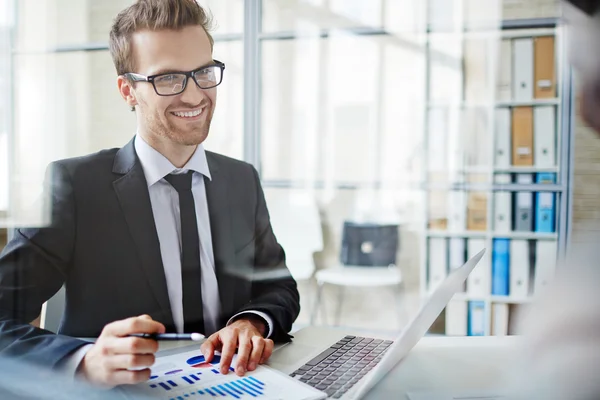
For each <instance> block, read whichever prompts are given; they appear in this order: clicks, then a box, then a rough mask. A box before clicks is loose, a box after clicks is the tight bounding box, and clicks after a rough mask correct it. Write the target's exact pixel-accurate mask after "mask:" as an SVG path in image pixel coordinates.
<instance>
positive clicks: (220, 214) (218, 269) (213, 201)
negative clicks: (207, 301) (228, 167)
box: [204, 152, 235, 315]
mask: <svg viewBox="0 0 600 400" xmlns="http://www.w3.org/2000/svg"><path fill="white" fill-rule="evenodd" d="M206 157H207V161H208V166H209V168H210V174H211V177H212V180H209V179H208V178H206V177H205V178H204V185H205V187H206V201H207V203H208V215H209V219H210V231H211V236H212V243H213V254H214V258H215V273H216V275H217V281H218V285H219V298H220V300H221V314H223V315H228V314H229V313H230V312H231V310H232V306H233V300H234V298H233V295H232V294H233V293H234V287H233V283H234V281H233V280H232V279H231V277H230V276H229V275H228V274H227V270H228V269H229V268H228V267H231V266H233V265H234V262H235V258H234V257H235V252H234V247H233V240H232V236H231V233H232V232H231V212H230V210H231V208H230V207H229V201H228V197H227V196H228V193H227V192H228V190H227V181H228V180H227V178H226V176H225V172H224V171H223V170H222V169H219V165H218V163H217V161H216V160H215V158H214V156H213V155H212V154H211V153H209V152H207V153H206Z"/></svg>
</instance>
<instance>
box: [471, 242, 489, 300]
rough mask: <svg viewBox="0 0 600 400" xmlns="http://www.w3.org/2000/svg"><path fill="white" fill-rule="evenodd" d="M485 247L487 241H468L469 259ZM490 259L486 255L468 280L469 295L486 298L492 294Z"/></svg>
mask: <svg viewBox="0 0 600 400" xmlns="http://www.w3.org/2000/svg"><path fill="white" fill-rule="evenodd" d="M484 247H485V239H468V240H467V253H468V255H467V257H468V258H471V257H473V256H475V254H477V253H479V252H480V251H481V250H482V249H483V248H484ZM489 260H490V258H489V256H487V255H484V256H483V258H482V259H481V261H479V263H478V264H477V266H476V267H475V268H473V271H472V272H471V273H470V274H469V277H468V278H467V293H468V294H469V295H470V296H474V297H485V296H488V295H489V294H490V287H491V280H492V277H491V275H492V271H491V268H490V261H489Z"/></svg>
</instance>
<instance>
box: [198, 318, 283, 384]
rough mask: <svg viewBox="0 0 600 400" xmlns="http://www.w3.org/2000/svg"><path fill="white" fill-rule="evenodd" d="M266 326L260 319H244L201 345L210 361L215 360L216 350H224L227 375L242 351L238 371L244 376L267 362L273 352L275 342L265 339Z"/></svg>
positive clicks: (223, 361) (236, 370) (223, 355)
mask: <svg viewBox="0 0 600 400" xmlns="http://www.w3.org/2000/svg"><path fill="white" fill-rule="evenodd" d="M266 329H267V328H266V326H265V323H264V322H263V321H262V319H259V318H251V317H250V318H248V319H245V318H242V319H238V320H237V321H235V322H233V323H232V324H231V325H229V326H227V327H225V328H223V329H221V330H220V331H219V332H216V333H214V334H213V335H211V336H210V337H209V338H208V339H207V340H206V341H205V342H204V343H203V344H202V346H201V350H202V354H204V357H205V358H206V361H207V362H210V361H211V360H212V359H213V356H214V354H215V350H220V351H221V373H222V374H227V373H228V372H229V367H230V365H231V361H232V359H233V355H234V354H235V350H236V348H237V349H238V355H237V366H236V369H235V372H236V373H237V374H238V375H239V376H242V375H244V374H245V373H246V371H254V370H255V369H256V367H257V366H258V364H263V363H265V362H266V361H267V360H268V359H269V357H271V354H272V353H273V346H274V343H273V341H272V340H271V339H265V338H264V335H265V333H266Z"/></svg>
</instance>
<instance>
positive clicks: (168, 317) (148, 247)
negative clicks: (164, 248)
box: [113, 140, 174, 326]
mask: <svg viewBox="0 0 600 400" xmlns="http://www.w3.org/2000/svg"><path fill="white" fill-rule="evenodd" d="M113 172H115V173H118V174H123V176H122V177H120V178H119V179H117V180H116V181H114V182H113V187H114V190H115V192H116V193H117V198H118V199H119V202H120V204H121V208H122V210H123V214H124V215H125V219H126V220H127V225H128V226H129V231H130V233H131V236H132V237H133V241H134V242H135V245H136V248H137V252H138V255H139V257H140V259H141V261H142V263H141V266H142V270H143V271H144V274H145V277H146V279H147V280H148V283H149V284H150V287H151V288H152V292H153V293H154V296H155V297H156V299H157V301H158V303H159V304H160V307H161V311H162V315H164V316H165V320H164V321H162V322H164V323H165V324H166V325H167V326H173V325H174V322H173V315H172V314H171V305H170V303H169V294H168V291H167V283H166V279H165V272H164V268H163V263H162V256H161V253H160V243H159V241H158V235H157V233H156V225H155V223H154V214H153V213H152V205H151V203H150V194H149V192H148V185H147V183H146V178H145V176H144V170H143V169H142V166H141V164H140V162H139V161H138V159H137V156H136V154H135V147H134V144H133V140H132V141H131V142H129V143H128V144H127V145H126V146H125V147H123V148H122V149H121V150H119V152H117V154H116V156H115V163H114V166H113Z"/></svg>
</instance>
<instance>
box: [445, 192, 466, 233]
mask: <svg viewBox="0 0 600 400" xmlns="http://www.w3.org/2000/svg"><path fill="white" fill-rule="evenodd" d="M466 228H467V194H466V193H465V192H462V191H452V192H449V194H448V230H449V231H450V232H461V231H464V230H465V229H466Z"/></svg>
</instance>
